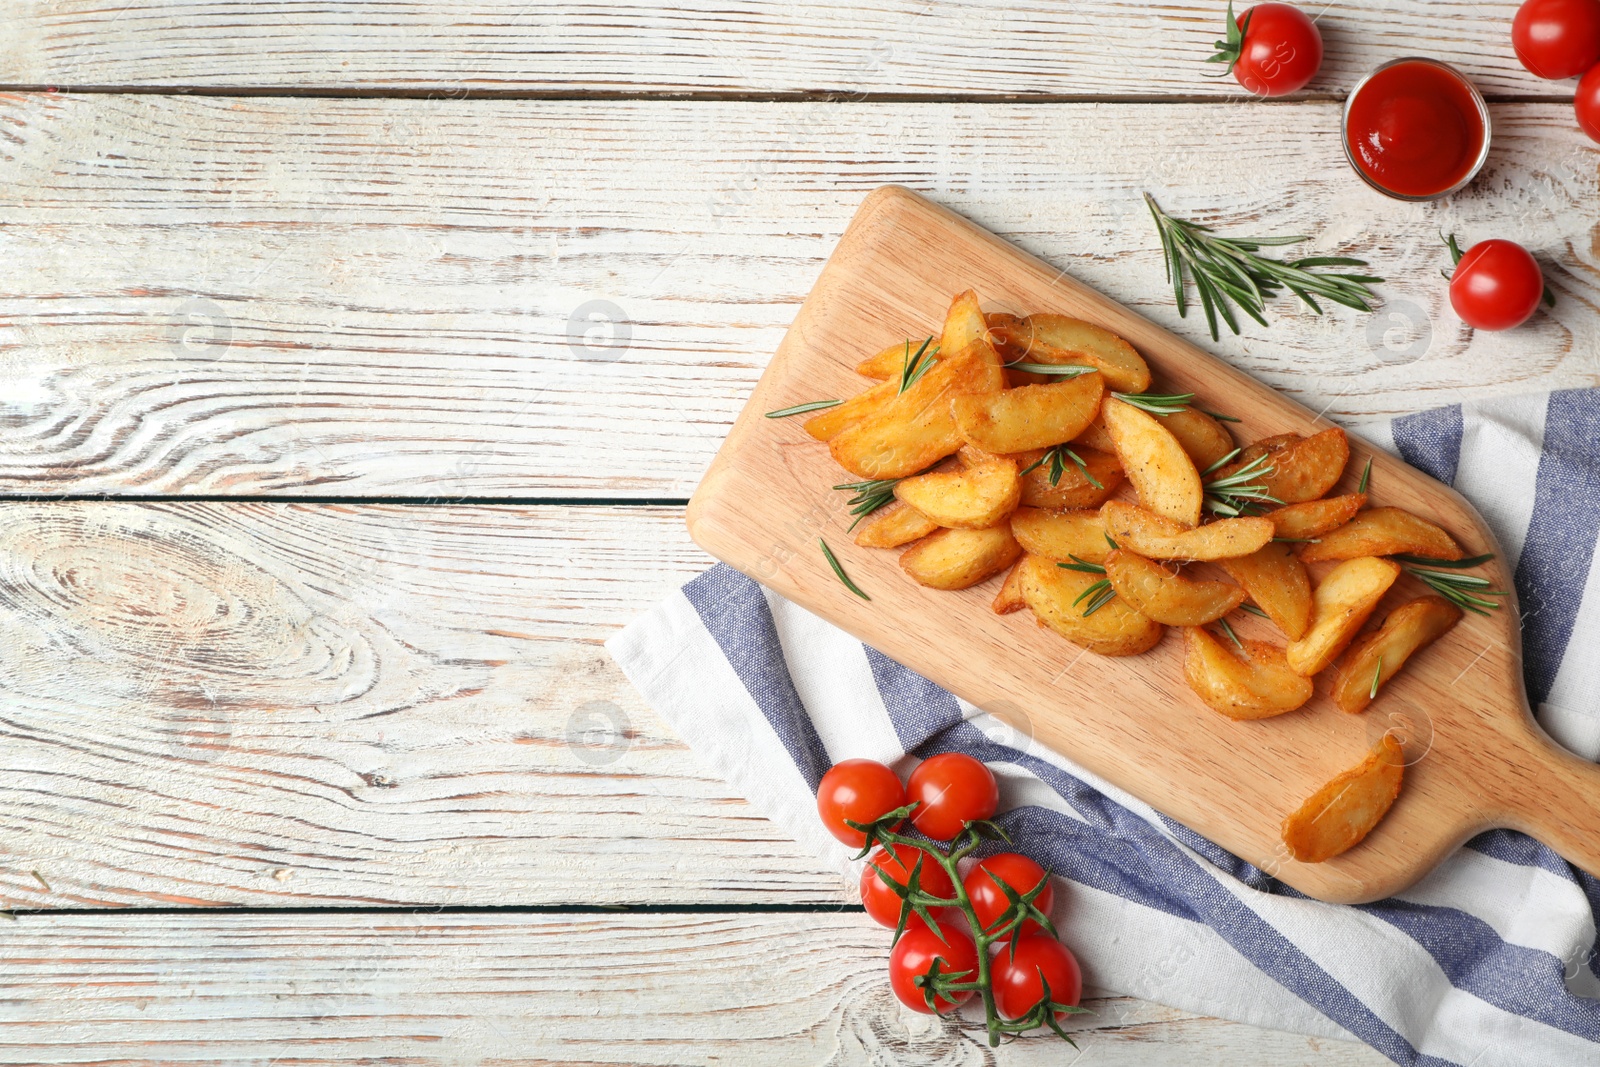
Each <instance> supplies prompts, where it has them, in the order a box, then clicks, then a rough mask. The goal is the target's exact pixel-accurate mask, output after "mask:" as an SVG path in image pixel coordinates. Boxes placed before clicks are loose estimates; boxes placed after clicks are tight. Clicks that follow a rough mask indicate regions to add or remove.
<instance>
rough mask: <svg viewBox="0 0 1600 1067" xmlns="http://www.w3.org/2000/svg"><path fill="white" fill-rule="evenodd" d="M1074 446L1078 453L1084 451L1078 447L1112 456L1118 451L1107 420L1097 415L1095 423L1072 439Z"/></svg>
mask: <svg viewBox="0 0 1600 1067" xmlns="http://www.w3.org/2000/svg"><path fill="white" fill-rule="evenodd" d="M1101 407H1102V408H1103V407H1104V402H1103V401H1102V403H1101ZM1072 444H1073V447H1074V449H1075V450H1076V451H1078V452H1082V451H1083V449H1082V448H1078V447H1077V446H1078V445H1082V446H1083V447H1084V448H1092V449H1094V450H1095V451H1096V452H1106V453H1109V454H1111V455H1115V454H1116V451H1117V443H1116V442H1115V441H1113V440H1112V439H1111V431H1110V430H1107V429H1106V419H1105V416H1104V415H1096V416H1095V417H1094V421H1093V422H1091V423H1089V425H1088V426H1086V427H1084V430H1083V432H1082V433H1080V434H1079V435H1078V436H1076V437H1074V438H1073V439H1072Z"/></svg>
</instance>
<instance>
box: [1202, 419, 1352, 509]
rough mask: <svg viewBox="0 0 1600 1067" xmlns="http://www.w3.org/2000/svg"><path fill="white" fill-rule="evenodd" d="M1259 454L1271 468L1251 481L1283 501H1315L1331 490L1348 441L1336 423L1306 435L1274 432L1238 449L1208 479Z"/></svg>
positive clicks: (1234, 470) (1347, 457) (1235, 468)
mask: <svg viewBox="0 0 1600 1067" xmlns="http://www.w3.org/2000/svg"><path fill="white" fill-rule="evenodd" d="M1262 456H1268V457H1270V459H1269V461H1268V462H1269V463H1270V464H1271V468H1272V469H1271V470H1269V471H1265V472H1263V473H1262V474H1261V475H1260V476H1259V477H1256V478H1253V479H1252V482H1253V483H1255V484H1259V485H1263V486H1265V487H1266V490H1267V493H1268V494H1269V495H1270V496H1272V497H1274V498H1275V499H1277V500H1281V501H1282V502H1283V503H1285V504H1299V503H1301V502H1303V501H1306V500H1316V499H1318V498H1319V497H1321V496H1322V495H1323V494H1325V493H1326V492H1327V491H1328V490H1329V489H1332V488H1333V486H1334V483H1335V482H1337V481H1338V480H1339V478H1340V476H1341V475H1343V474H1344V467H1345V464H1346V463H1348V462H1349V461H1350V441H1349V439H1348V438H1347V437H1346V436H1345V432H1344V431H1343V430H1341V429H1339V428H1338V427H1337V426H1335V427H1334V428H1332V429H1330V430H1323V431H1322V432H1321V433H1318V434H1312V435H1311V436H1310V437H1301V436H1300V435H1299V434H1292V433H1289V434H1278V435H1277V436H1275V437H1267V438H1263V439H1262V440H1260V441H1257V442H1256V443H1255V444H1253V445H1249V446H1247V447H1246V448H1244V449H1242V450H1241V451H1240V453H1239V458H1238V459H1236V460H1234V461H1233V462H1232V463H1230V464H1228V465H1227V466H1226V467H1223V468H1222V469H1221V470H1219V471H1217V472H1216V474H1215V475H1214V476H1213V478H1212V479H1211V480H1216V479H1217V478H1225V477H1227V476H1228V475H1230V474H1235V473H1237V472H1238V471H1239V470H1241V469H1242V468H1244V467H1245V466H1246V465H1248V464H1250V463H1253V462H1254V461H1255V460H1257V459H1260V458H1261V457H1262Z"/></svg>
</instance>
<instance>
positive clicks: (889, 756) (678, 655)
mask: <svg viewBox="0 0 1600 1067" xmlns="http://www.w3.org/2000/svg"><path fill="white" fill-rule="evenodd" d="M1362 432H1363V433H1364V434H1365V436H1367V437H1369V438H1371V439H1375V440H1376V441H1377V443H1379V444H1381V445H1382V446H1384V447H1386V448H1389V449H1391V450H1392V451H1394V452H1396V453H1398V454H1399V455H1400V456H1402V457H1403V458H1404V459H1406V460H1407V461H1408V462H1410V463H1411V464H1413V465H1414V466H1417V467H1420V468H1422V469H1423V470H1425V471H1428V472H1429V473H1430V474H1432V475H1434V476H1435V477H1437V478H1439V479H1440V480H1442V481H1445V482H1450V483H1452V484H1454V485H1455V487H1456V488H1457V489H1459V490H1460V491H1461V492H1462V493H1464V494H1465V495H1466V496H1467V497H1468V499H1470V500H1471V501H1472V502H1473V503H1474V504H1476V505H1477V507H1478V509H1479V510H1480V511H1481V512H1482V513H1483V515H1484V517H1485V518H1486V519H1487V520H1488V522H1489V524H1490V526H1491V527H1493V528H1494V530H1495V533H1496V534H1497V536H1498V537H1499V540H1500V544H1501V546H1502V547H1503V549H1504V551H1505V552H1506V554H1507V556H1508V558H1509V559H1511V560H1514V561H1515V573H1516V585H1517V595H1518V597H1519V599H1520V601H1521V606H1522V610H1523V614H1524V639H1525V643H1526V672H1527V673H1526V676H1527V685H1528V691H1529V694H1530V696H1531V699H1532V703H1533V705H1534V707H1536V708H1537V709H1538V716H1539V719H1540V721H1541V722H1542V723H1543V724H1544V727H1545V729H1546V730H1548V731H1549V732H1550V733H1551V734H1552V735H1554V736H1555V737H1556V738H1557V739H1558V740H1559V741H1561V742H1562V743H1563V744H1565V745H1567V746H1569V747H1570V748H1572V749H1573V750H1575V751H1577V752H1579V753H1581V754H1583V755H1584V756H1586V757H1587V758H1589V759H1597V758H1600V656H1597V655H1596V648H1597V645H1600V562H1597V560H1596V553H1595V542H1596V535H1597V531H1600V390H1574V391H1567V392H1557V393H1551V394H1542V395H1538V396H1528V397H1521V398H1515V399H1510V400H1497V401H1488V402H1479V403H1468V404H1462V405H1460V406H1457V407H1451V408H1444V409H1440V410H1436V411H1429V412H1424V413H1422V414H1418V415H1410V416H1406V417H1405V418H1401V419H1397V420H1395V421H1393V422H1392V423H1387V424H1383V425H1380V426H1368V427H1364V428H1363V430H1362ZM608 647H609V649H610V651H611V654H612V655H613V656H614V657H615V658H616V660H617V662H618V663H619V664H620V665H621V666H622V669H623V671H624V672H625V673H626V674H627V675H628V678H629V679H630V680H631V681H632V682H633V684H634V685H635V686H637V687H638V689H639V690H640V692H641V693H643V694H644V697H645V699H646V700H647V701H648V702H649V703H650V704H651V706H653V707H654V708H655V709H656V710H658V711H659V712H660V713H661V714H663V715H664V716H665V717H666V718H667V719H668V721H669V722H671V723H672V725H673V726H674V727H675V728H676V729H677V730H678V732H679V733H680V734H682V735H683V737H684V738H685V739H686V740H687V741H688V743H689V744H690V745H691V746H692V747H693V748H694V749H695V751H696V752H698V753H699V754H700V755H701V756H702V757H703V758H704V759H705V760H706V762H707V763H708V764H709V765H710V766H711V768H712V769H714V770H715V771H716V772H717V773H718V774H721V775H722V776H724V777H725V778H726V779H727V780H728V781H729V782H730V783H731V784H732V786H733V787H734V788H735V789H736V790H738V791H739V792H740V793H741V794H743V795H744V796H745V797H747V798H749V800H750V801H751V803H753V804H754V805H755V806H756V807H757V808H759V809H760V810H761V811H763V812H764V813H765V814H767V815H768V816H769V817H771V818H772V819H773V820H774V821H775V822H777V823H778V824H779V825H780V826H782V827H783V828H784V830H785V831H786V832H787V833H789V834H791V835H793V836H794V838H795V839H796V840H797V841H799V842H800V843H801V844H802V845H803V846H804V847H806V848H807V849H810V850H811V851H813V852H814V853H815V854H816V855H817V856H819V857H821V858H822V859H824V860H825V861H826V862H828V863H830V864H832V865H833V866H836V867H837V868H838V869H839V870H840V872H841V873H843V874H846V875H851V876H853V875H854V874H855V872H856V871H858V870H859V868H857V867H855V866H854V865H853V864H852V862H851V860H850V858H849V856H850V853H849V851H848V850H846V849H845V848H844V847H843V846H841V845H839V844H838V843H837V842H835V841H834V840H833V838H832V837H830V836H828V834H827V833H826V832H825V831H824V830H823V829H822V827H821V825H820V824H819V822H818V820H817V817H816V809H815V800H814V790H815V788H816V785H817V782H818V780H819V779H820V778H821V776H822V773H823V772H824V771H825V770H826V769H827V767H828V766H829V765H830V764H831V763H833V762H835V761H837V760H840V759H844V758H847V757H852V756H865V757H870V758H872V759H877V760H881V761H883V762H885V763H889V764H891V765H893V766H895V767H896V768H897V769H898V770H900V771H901V773H902V774H904V773H907V772H909V770H910V768H911V767H913V766H914V765H915V764H916V762H917V761H918V760H920V759H924V758H926V757H928V756H931V755H933V754H935V753H939V752H947V751H951V750H960V751H963V752H968V753H971V754H972V755H974V756H976V757H978V758H979V759H981V760H983V761H984V762H985V763H987V764H988V765H989V767H990V768H992V769H993V770H994V772H995V774H996V776H997V777H998V778H999V779H1000V782H1001V790H1002V797H1001V809H1002V811H1003V815H1002V816H1000V818H999V820H998V821H999V822H1000V823H1001V824H1002V825H1004V826H1005V828H1006V830H1007V831H1008V832H1009V833H1010V834H1011V835H1012V837H1013V838H1014V840H1015V841H1016V842H1017V845H1018V848H1019V850H1020V851H1023V852H1026V853H1028V854H1030V855H1032V856H1033V857H1034V858H1035V859H1037V860H1038V861H1039V862H1041V863H1043V864H1045V865H1046V866H1048V867H1049V868H1050V869H1051V870H1052V871H1054V872H1056V874H1057V875H1058V877H1059V878H1060V879H1061V880H1062V881H1061V882H1060V883H1058V892H1057V894H1056V899H1057V901H1058V904H1057V913H1058V914H1057V918H1058V921H1059V923H1060V928H1061V933H1062V936H1063V938H1064V939H1065V940H1066V941H1067V943H1068V944H1070V945H1071V946H1072V948H1073V950H1074V951H1075V952H1076V953H1077V954H1078V956H1079V959H1080V960H1081V961H1082V963H1083V966H1084V972H1085V975H1086V977H1087V979H1088V980H1089V981H1090V982H1092V983H1093V984H1094V985H1096V986H1099V987H1101V988H1106V989H1111V990H1116V991H1118V992H1122V993H1129V994H1133V995H1135V996H1140V997H1146V998H1149V999H1152V1000H1156V1001H1160V1002H1163V1003H1166V1004H1170V1005H1173V1006H1176V1007H1179V1008H1184V1009H1187V1010H1190V1011H1195V1012H1202V1013H1205V1014H1208V1015H1217V1016H1221V1017H1223V1018H1228V1019H1236V1020H1239V1021H1243V1022H1248V1023H1254V1024H1256V1025H1259V1026H1267V1027H1274V1028H1277V1029H1284V1030H1293V1031H1298V1032H1301V1033H1306V1034H1314V1035H1321V1036H1326V1037H1334V1038H1345V1039H1352V1038H1353V1039H1359V1040H1361V1041H1365V1042H1366V1043H1367V1044H1369V1045H1371V1046H1372V1047H1373V1048H1375V1049H1377V1050H1379V1051H1380V1052H1382V1053H1383V1054H1384V1055H1386V1056H1388V1057H1389V1058H1390V1059H1392V1060H1394V1061H1395V1062H1396V1063H1404V1064H1429V1065H1459V1067H1468V1065H1471V1067H1502V1065H1503V1067H1512V1065H1524V1064H1526V1065H1541V1067H1543V1065H1566V1064H1593V1063H1600V1000H1597V999H1594V998H1596V997H1600V964H1597V962H1596V948H1597V943H1596V929H1595V909H1596V907H1597V906H1600V881H1597V880H1596V879H1594V878H1592V877H1590V876H1588V875H1586V874H1583V873H1581V872H1579V871H1576V870H1575V869H1574V868H1572V867H1571V866H1570V865H1569V864H1567V863H1566V862H1565V861H1563V860H1562V859H1561V858H1560V857H1559V856H1557V855H1555V854H1554V853H1553V852H1551V851H1550V850H1549V849H1547V848H1545V847H1544V846H1542V845H1540V844H1538V843H1537V842H1535V841H1533V840H1531V839H1530V838H1528V837H1525V836H1522V835H1520V834H1517V833H1514V832H1511V831H1498V830H1497V831H1492V832H1489V833H1486V834H1483V835H1480V836H1479V837H1477V838H1475V839H1474V840H1473V841H1471V842H1470V843H1469V844H1468V845H1467V846H1466V847H1465V848H1463V849H1461V850H1460V851H1459V852H1458V853H1457V854H1456V855H1454V856H1453V857H1451V858H1450V859H1448V860H1447V861H1446V862H1445V863H1444V864H1443V865H1441V866H1440V867H1439V868H1438V869H1437V870H1436V871H1435V872H1433V873H1432V874H1431V875H1429V876H1428V877H1427V878H1425V879H1424V880H1423V881H1421V882H1420V883H1418V884H1417V885H1416V886H1414V887H1413V888H1411V889H1409V890H1407V891H1406V892H1404V893H1402V894H1400V895H1399V896H1396V897H1393V898H1391V899H1388V900H1384V901H1380V902H1377V903H1374V904H1366V905H1360V906H1343V905H1334V904H1324V903H1321V902H1320V901H1315V900H1310V899H1307V898H1306V897H1304V896H1301V895H1300V894H1298V893H1296V892H1295V891H1293V890H1292V889H1290V888H1288V887H1287V886H1284V885H1282V884H1281V883H1279V882H1277V881H1275V880H1274V879H1273V878H1271V877H1269V876H1268V875H1266V874H1265V873H1263V872H1262V871H1260V870H1258V869H1257V868H1255V867H1252V866H1251V865H1250V864H1247V863H1245V862H1243V861H1241V860H1240V859H1238V858H1237V857H1235V856H1233V855H1231V854H1229V853H1227V852H1226V851H1224V850H1223V849H1221V848H1218V847H1217V846H1216V845H1214V844H1212V843H1211V842H1209V841H1206V840H1205V839H1204V838H1202V837H1200V836H1199V835H1197V834H1195V833H1194V832H1193V831H1191V830H1189V829H1187V828H1186V827H1184V826H1181V825H1179V824H1177V823H1175V822H1173V821H1172V820H1170V819H1168V818H1166V817H1164V816H1162V815H1159V814H1157V813H1156V812H1155V811H1153V810H1152V809H1151V808H1150V807H1149V806H1148V805H1146V804H1143V803H1141V802H1140V801H1138V800H1136V799H1135V798H1133V797H1131V796H1129V795H1128V794H1126V793H1124V792H1122V791H1121V790H1119V789H1117V788H1115V787H1113V786H1111V785H1110V784H1109V783H1107V782H1104V781H1101V780H1100V779H1098V778H1096V777H1095V776H1094V775H1092V774H1089V773H1088V772H1086V771H1084V770H1083V769H1082V768H1080V767H1076V766H1074V765H1073V764H1072V763H1071V762H1070V761H1069V760H1066V759H1063V758H1062V757H1061V756H1060V755H1058V754H1056V753H1054V752H1051V751H1048V750H1046V749H1044V748H1043V746H1041V745H1039V744H1037V743H1036V742H1033V741H1032V740H1031V739H1030V738H1028V737H1026V736H1024V735H1021V734H1019V733H1018V732H1016V731H1014V730H1012V729H1011V728H1010V727H1008V726H1006V725H1005V724H1004V723H1002V722H1000V721H999V720H998V719H995V718H993V717H991V716H989V715H987V714H985V713H983V712H982V711H981V710H979V709H977V708H975V707H973V706H972V705H970V704H967V703H965V702H964V701H960V700H958V699H956V698H955V697H953V696H951V695H950V694H949V693H947V692H946V691H945V690H943V689H940V688H939V687H937V686H935V685H933V684H932V683H931V682H929V681H927V680H926V679H924V678H922V677H921V676H919V675H917V674H914V673H913V672H911V671H909V670H907V669H906V668H904V667H902V666H900V665H899V664H898V663H895V662H893V661H892V660H890V659H888V658H887V657H885V656H884V655H882V654H881V653H879V652H877V651H875V650H873V649H871V648H868V647H865V646H863V645H862V644H861V643H860V642H858V641H856V640H855V639H853V638H851V637H850V636H849V635H847V634H845V633H844V632H842V631H840V630H838V629H835V628H834V627H833V626H831V625H829V624H827V623H825V622H823V621H821V620H820V619H817V618H816V617H815V616H812V615H810V614H808V613H807V612H805V611H802V610H801V609H799V608H797V607H795V606H794V605H792V604H789V603H788V602H786V601H784V600H782V599H781V598H779V597H777V596H776V595H774V594H772V593H770V592H768V591H766V590H765V589H763V588H762V587H761V586H759V585H757V584H756V583H755V582H753V581H751V580H750V579H748V578H746V577H744V576H743V575H741V574H739V573H738V572H737V571H734V570H732V569H731V568H728V567H726V566H718V567H715V568H713V569H711V570H710V571H708V572H706V573H705V574H702V575H700V576H699V577H698V578H695V579H694V580H693V581H691V582H689V584H688V585H686V586H685V587H684V588H683V589H682V590H681V591H680V592H678V593H675V594H673V595H672V596H671V597H670V598H668V599H667V600H666V601H665V602H664V603H662V604H661V605H659V606H658V607H657V608H655V609H654V610H653V611H651V612H650V613H649V614H648V615H646V616H644V617H643V618H641V619H639V620H637V621H635V622H634V623H633V624H632V625H630V626H628V627H627V628H626V629H625V630H623V631H622V632H621V633H619V634H617V635H616V636H615V637H613V638H612V639H611V641H610V642H609V644H608ZM851 881H852V884H853V877H852V879H851ZM885 947H886V949H887V941H885Z"/></svg>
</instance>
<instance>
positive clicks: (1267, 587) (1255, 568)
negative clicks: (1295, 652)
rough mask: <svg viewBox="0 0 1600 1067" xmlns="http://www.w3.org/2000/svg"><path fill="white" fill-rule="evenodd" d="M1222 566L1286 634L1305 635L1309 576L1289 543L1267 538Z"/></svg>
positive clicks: (1300, 636)
mask: <svg viewBox="0 0 1600 1067" xmlns="http://www.w3.org/2000/svg"><path fill="white" fill-rule="evenodd" d="M1222 567H1223V569H1224V570H1226V571H1227V572H1228V576H1229V577H1230V578H1232V579H1233V580H1234V581H1236V582H1238V583H1239V584H1240V585H1242V586H1244V591H1245V592H1246V593H1248V594H1250V599H1251V600H1253V601H1255V605H1256V607H1258V608H1260V609H1261V610H1262V611H1264V612H1266V613H1267V618H1269V619H1271V620H1272V621H1273V624H1274V625H1276V626H1277V627H1278V629H1280V630H1282V631H1283V634H1284V636H1285V637H1287V638H1289V639H1290V640H1298V639H1299V638H1302V637H1304V636H1305V635H1306V630H1307V629H1309V628H1310V626H1311V576H1310V575H1309V574H1307V573H1306V566H1305V564H1304V563H1301V562H1300V558H1299V557H1298V556H1296V555H1295V554H1294V551H1293V550H1292V549H1291V548H1290V546H1288V545H1285V544H1280V543H1278V542H1276V541H1273V542H1269V543H1267V544H1265V545H1262V546H1261V547H1260V548H1258V549H1256V550H1255V551H1254V552H1252V553H1250V554H1249V555H1248V556H1237V557H1235V558H1233V559H1225V560H1223V561H1222Z"/></svg>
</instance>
